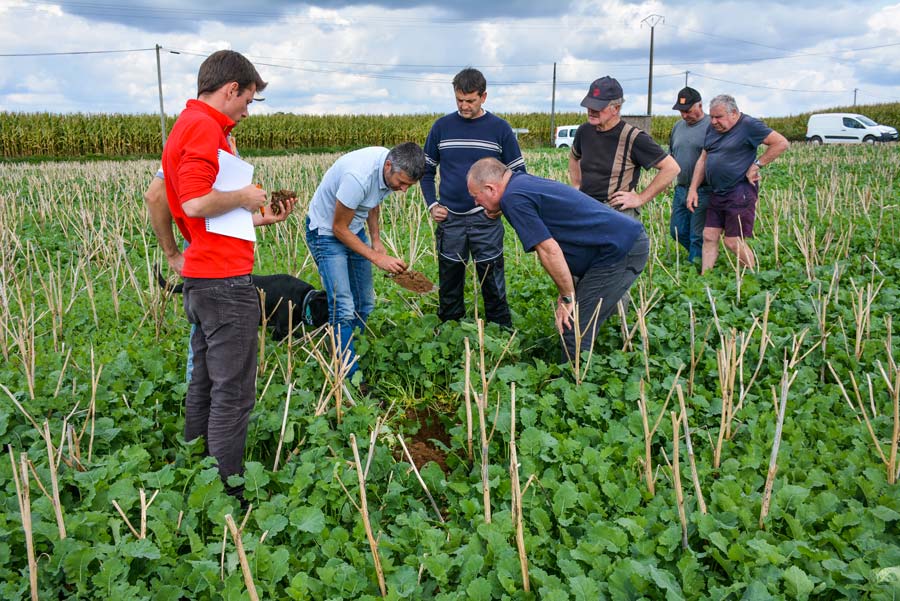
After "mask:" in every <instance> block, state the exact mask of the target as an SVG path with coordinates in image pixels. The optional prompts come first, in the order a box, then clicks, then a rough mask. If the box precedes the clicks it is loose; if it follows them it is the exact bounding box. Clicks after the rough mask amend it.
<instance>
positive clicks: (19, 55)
mask: <svg viewBox="0 0 900 601" xmlns="http://www.w3.org/2000/svg"><path fill="white" fill-rule="evenodd" d="M153 50H156V48H128V49H124V50H72V51H69V52H16V53H9V54H0V56H3V57H24V56H74V55H80V54H120V53H124V52H149V51H153Z"/></svg>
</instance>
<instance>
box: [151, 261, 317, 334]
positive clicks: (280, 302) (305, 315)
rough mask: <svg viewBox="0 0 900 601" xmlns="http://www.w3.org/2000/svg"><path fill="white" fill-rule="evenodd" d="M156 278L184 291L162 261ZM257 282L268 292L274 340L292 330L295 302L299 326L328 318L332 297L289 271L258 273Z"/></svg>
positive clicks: (267, 308)
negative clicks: (167, 274)
mask: <svg viewBox="0 0 900 601" xmlns="http://www.w3.org/2000/svg"><path fill="white" fill-rule="evenodd" d="M156 279H157V280H158V281H159V285H160V287H161V288H162V289H163V290H166V291H167V292H171V293H173V294H180V293H181V291H182V288H183V287H184V284H176V285H175V286H172V285H170V284H169V283H168V282H167V281H166V280H165V278H163V276H162V273H161V272H160V270H159V266H158V265H157V266H156ZM253 284H254V285H255V286H256V287H257V288H259V289H260V290H262V291H263V292H264V293H265V299H266V303H265V307H261V309H262V310H263V318H265V319H266V323H267V324H268V325H269V327H271V328H272V338H273V339H274V340H279V341H280V340H283V339H284V338H286V337H287V335H288V334H289V333H290V331H291V327H290V326H291V319H290V317H291V316H290V309H289V305H290V304H293V306H294V312H293V325H294V327H295V328H296V327H297V326H298V325H299V324H300V321H301V320H302V321H303V323H305V324H306V325H307V326H309V327H312V328H318V327H319V326H321V325H323V324H325V323H327V322H328V300H327V298H326V296H325V292H324V291H323V290H316V289H315V288H314V287H313V286H312V285H311V284H308V283H307V282H304V281H303V280H301V279H299V278H295V277H294V276H292V275H288V274H286V273H279V274H276V275H254V276H253ZM260 323H261V322H260Z"/></svg>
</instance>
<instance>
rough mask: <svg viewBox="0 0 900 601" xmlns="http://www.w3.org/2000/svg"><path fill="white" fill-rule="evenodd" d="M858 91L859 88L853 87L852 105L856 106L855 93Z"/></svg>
mask: <svg viewBox="0 0 900 601" xmlns="http://www.w3.org/2000/svg"><path fill="white" fill-rule="evenodd" d="M857 92H859V88H853V106H856V93H857Z"/></svg>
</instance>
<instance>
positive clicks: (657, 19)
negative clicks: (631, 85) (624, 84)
mask: <svg viewBox="0 0 900 601" xmlns="http://www.w3.org/2000/svg"><path fill="white" fill-rule="evenodd" d="M665 20H666V19H665V17H663V16H662V15H650V16H649V17H647V18H645V19H643V20H641V23H642V24H643V23H646V24H647V25H649V26H650V75H649V77H648V78H647V116H648V117H649V116H650V114H651V110H652V106H653V33H654V32H653V30H654V29H656V26H657V25H659V24H660V23H662V22H664V21H665Z"/></svg>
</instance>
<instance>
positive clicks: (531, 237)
mask: <svg viewBox="0 0 900 601" xmlns="http://www.w3.org/2000/svg"><path fill="white" fill-rule="evenodd" d="M468 188H469V193H471V194H472V197H473V198H474V199H475V202H476V203H477V204H478V205H479V206H481V207H484V210H485V212H486V213H488V215H490V216H493V217H499V216H500V213H501V212H502V213H503V215H505V216H506V219H507V220H508V221H509V223H510V224H511V225H512V226H513V229H514V230H515V231H516V234H517V235H518V236H519V239H520V240H521V241H522V246H523V248H524V249H525V251H526V252H531V251H535V252H537V255H538V258H539V259H540V261H541V265H543V266H544V269H545V270H546V271H547V273H548V274H549V275H550V277H551V278H552V279H553V282H554V283H555V284H556V287H557V289H558V290H559V296H558V297H557V299H556V329H557V330H558V331H559V333H560V335H561V336H562V338H563V351H564V353H565V354H564V356H563V359H564V360H566V361H569V360H571V359H572V358H573V357H574V356H575V353H576V352H580V351H586V350H590V349H591V347H592V346H593V344H594V338H595V337H596V334H597V328H598V327H599V326H600V324H602V323H603V322H604V321H606V319H607V318H608V317H609V316H610V315H611V314H612V313H613V312H614V311H615V310H616V304H617V303H618V302H619V299H620V298H622V296H623V295H625V293H626V292H628V290H629V288H631V285H632V284H633V283H634V281H635V280H636V279H637V277H638V275H640V273H641V271H643V269H644V266H645V265H646V264H647V257H648V255H649V252H650V241H649V239H648V238H647V234H646V232H645V231H644V226H643V225H641V223H640V222H639V221H637V220H636V219H632V218H631V217H627V216H625V215H623V214H622V213H620V212H618V211H616V210H615V209H612V208H610V207H609V206H607V205H605V204H603V203H599V202H597V201H596V200H594V199H593V198H591V197H590V196H588V195H587V194H584V193H583V192H580V191H578V190H576V189H575V188H572V187H570V186H567V185H565V184H562V183H560V182H557V181H553V180H549V179H544V178H540V177H535V176H533V175H528V174H526V173H514V172H512V171H511V170H510V169H509V168H507V167H506V166H505V165H503V163H501V162H500V161H498V160H496V159H490V158H488V159H481V160H480V161H478V162H477V163H475V164H474V165H473V166H472V168H471V169H470V170H469V176H468ZM576 303H577V306H578V311H577V313H576V312H575V307H576ZM576 314H577V318H578V324H577V330H576V328H575V325H576V324H575V323H574V320H573V315H576ZM576 333H578V334H580V341H579V340H578V336H577V335H576ZM579 343H580V344H579Z"/></svg>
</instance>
